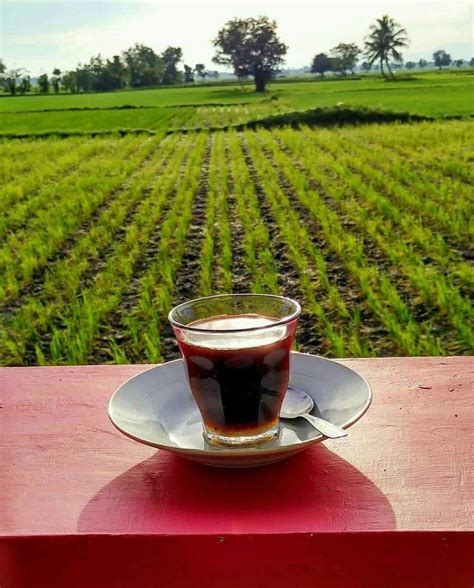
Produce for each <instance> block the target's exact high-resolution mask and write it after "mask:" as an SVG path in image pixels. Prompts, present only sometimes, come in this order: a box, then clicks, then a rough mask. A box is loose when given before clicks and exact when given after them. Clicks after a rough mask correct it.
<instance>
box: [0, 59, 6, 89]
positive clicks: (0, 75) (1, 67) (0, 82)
mask: <svg viewBox="0 0 474 588" xmlns="http://www.w3.org/2000/svg"><path fill="white" fill-rule="evenodd" d="M6 71H7V66H6V65H5V64H4V63H3V61H2V60H1V59H0V86H2V87H3V89H4V90H5V91H6V88H5V72H6Z"/></svg>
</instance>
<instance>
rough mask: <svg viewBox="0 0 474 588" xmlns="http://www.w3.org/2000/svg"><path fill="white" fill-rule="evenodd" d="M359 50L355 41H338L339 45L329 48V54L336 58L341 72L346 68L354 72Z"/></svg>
mask: <svg viewBox="0 0 474 588" xmlns="http://www.w3.org/2000/svg"><path fill="white" fill-rule="evenodd" d="M360 52H361V50H360V49H359V47H357V45H356V44H355V43H339V45H337V46H336V47H334V48H333V49H331V56H332V57H333V58H334V59H335V60H337V64H338V68H339V71H341V73H345V72H346V71H348V70H349V71H350V72H351V73H354V68H355V66H356V63H357V61H358V59H359V57H358V56H359V53H360Z"/></svg>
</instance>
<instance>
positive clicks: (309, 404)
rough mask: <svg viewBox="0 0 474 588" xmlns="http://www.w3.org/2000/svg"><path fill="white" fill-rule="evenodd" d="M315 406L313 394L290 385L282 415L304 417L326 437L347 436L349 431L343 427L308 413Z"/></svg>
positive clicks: (286, 417)
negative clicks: (309, 394) (310, 394)
mask: <svg viewBox="0 0 474 588" xmlns="http://www.w3.org/2000/svg"><path fill="white" fill-rule="evenodd" d="M313 406H314V401H313V399H312V398H311V396H308V394H306V393H305V392H303V391H302V390H298V388H292V387H288V391H287V393H286V395H285V399H284V400H283V404H282V407H281V411H280V417H281V418H283V419H296V418H298V417H302V418H304V419H306V420H307V421H308V423H311V424H312V425H313V427H314V428H315V429H317V430H318V431H319V432H320V433H322V434H323V435H324V436H325V437H329V438H330V439H337V438H338V437H345V436H346V435H347V431H345V430H344V429H343V428H342V427H339V426H338V425H335V424H334V423H330V422H329V421H325V420H324V419H320V418H319V417H315V416H313V415H312V414H308V413H309V412H310V411H311V410H312V409H313Z"/></svg>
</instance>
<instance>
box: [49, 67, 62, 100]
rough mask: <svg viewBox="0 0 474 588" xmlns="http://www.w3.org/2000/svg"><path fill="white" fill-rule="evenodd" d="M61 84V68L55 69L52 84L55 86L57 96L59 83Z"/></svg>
mask: <svg viewBox="0 0 474 588" xmlns="http://www.w3.org/2000/svg"><path fill="white" fill-rule="evenodd" d="M60 82H61V70H60V69H59V68H57V67H56V68H55V69H54V70H53V76H52V78H51V83H52V84H53V90H54V93H55V94H58V93H59V83H60Z"/></svg>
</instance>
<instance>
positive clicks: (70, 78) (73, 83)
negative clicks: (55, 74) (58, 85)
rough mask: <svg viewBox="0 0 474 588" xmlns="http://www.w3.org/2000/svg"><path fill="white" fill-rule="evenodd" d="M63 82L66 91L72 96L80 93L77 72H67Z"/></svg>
mask: <svg viewBox="0 0 474 588" xmlns="http://www.w3.org/2000/svg"><path fill="white" fill-rule="evenodd" d="M62 82H63V86H64V89H65V90H66V91H68V92H71V94H75V93H76V92H77V91H78V84H77V74H76V72H75V71H67V72H66V73H64V74H63V77H62Z"/></svg>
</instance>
